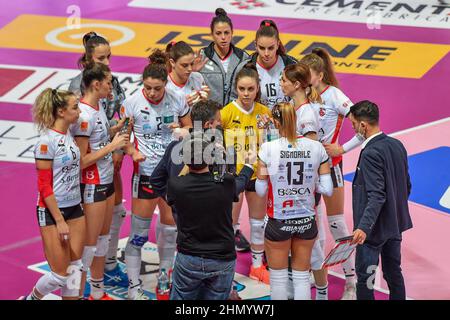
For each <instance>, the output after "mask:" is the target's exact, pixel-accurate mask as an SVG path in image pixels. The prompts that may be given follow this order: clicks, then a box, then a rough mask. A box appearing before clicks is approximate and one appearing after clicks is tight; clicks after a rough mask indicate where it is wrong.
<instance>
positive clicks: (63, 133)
mask: <svg viewBox="0 0 450 320" xmlns="http://www.w3.org/2000/svg"><path fill="white" fill-rule="evenodd" d="M50 130H53V131H55V132H56V133H59V134H62V135H66V134H67V132H62V131H59V130H56V129H50Z"/></svg>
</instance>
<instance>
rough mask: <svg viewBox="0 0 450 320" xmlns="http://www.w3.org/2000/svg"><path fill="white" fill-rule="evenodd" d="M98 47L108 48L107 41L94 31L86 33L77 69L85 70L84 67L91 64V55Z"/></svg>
mask: <svg viewBox="0 0 450 320" xmlns="http://www.w3.org/2000/svg"><path fill="white" fill-rule="evenodd" d="M100 45H107V46H109V42H108V40H106V39H105V38H103V37H102V36H99V35H98V34H96V33H95V32H94V31H91V32H88V33H86V34H85V35H84V36H83V46H84V54H83V55H82V56H81V58H80V59H79V60H78V67H79V68H81V69H85V68H86V66H87V65H88V64H89V63H91V62H92V60H93V59H92V55H93V54H94V50H95V48H96V47H98V46H100Z"/></svg>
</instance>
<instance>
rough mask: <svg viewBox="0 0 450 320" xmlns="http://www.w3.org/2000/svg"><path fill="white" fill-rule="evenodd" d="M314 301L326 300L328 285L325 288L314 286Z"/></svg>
mask: <svg viewBox="0 0 450 320" xmlns="http://www.w3.org/2000/svg"><path fill="white" fill-rule="evenodd" d="M316 300H328V284H327V285H326V286H325V287H319V286H318V285H317V284H316Z"/></svg>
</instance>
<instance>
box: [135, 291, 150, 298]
mask: <svg viewBox="0 0 450 320" xmlns="http://www.w3.org/2000/svg"><path fill="white" fill-rule="evenodd" d="M133 300H150V298H149V297H148V296H147V295H146V294H145V293H144V290H142V289H141V288H139V289H138V291H137V292H136V294H135V295H134V299H133Z"/></svg>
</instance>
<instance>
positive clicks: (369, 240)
mask: <svg viewBox="0 0 450 320" xmlns="http://www.w3.org/2000/svg"><path fill="white" fill-rule="evenodd" d="M349 118H350V120H351V122H352V126H353V129H355V131H356V133H357V134H359V135H361V136H362V137H364V139H365V141H364V143H363V145H362V151H361V154H360V156H359V161H358V166H357V169H356V173H355V177H354V178H353V223H354V230H355V231H354V232H353V241H354V243H358V244H359V245H358V247H357V248H356V275H357V277H358V282H357V286H356V297H357V299H358V300H369V299H370V300H373V299H374V293H373V284H374V280H375V270H376V267H377V266H378V262H379V256H380V254H381V260H382V270H383V277H384V279H385V280H386V282H387V284H388V286H389V291H390V295H389V298H390V299H391V300H404V299H405V298H406V293H405V283H404V280H403V275H402V269H401V253H400V251H401V250H400V249H401V242H402V232H403V231H405V230H408V229H410V228H412V222H411V216H410V215H409V209H408V197H409V194H410V192H411V182H410V178H409V173H408V159H407V153H406V150H405V147H404V146H403V145H402V143H401V142H400V141H398V140H397V139H394V138H391V137H388V136H387V135H385V134H384V133H383V132H381V131H380V128H379V125H378V121H379V112H378V107H377V105H376V104H374V103H372V102H370V101H361V102H358V103H357V104H355V105H354V106H352V107H351V108H350V116H349Z"/></svg>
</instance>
